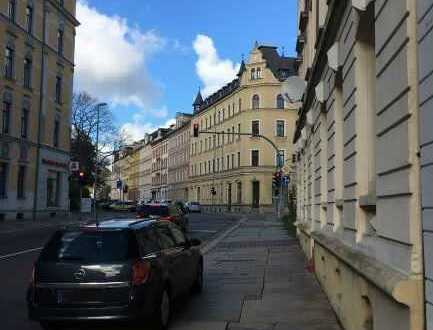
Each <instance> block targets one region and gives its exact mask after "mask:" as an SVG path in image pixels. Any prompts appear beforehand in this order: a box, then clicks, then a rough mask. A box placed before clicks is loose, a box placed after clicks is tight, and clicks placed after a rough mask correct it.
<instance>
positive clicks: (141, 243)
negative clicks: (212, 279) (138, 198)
mask: <svg viewBox="0 0 433 330" xmlns="http://www.w3.org/2000/svg"><path fill="white" fill-rule="evenodd" d="M199 244H200V241H199V240H189V239H188V238H187V237H185V235H184V234H183V232H182V231H181V230H180V229H179V228H178V227H177V226H176V225H174V224H173V223H171V222H168V221H153V220H109V221H104V222H101V223H100V224H99V226H98V227H97V226H95V225H86V226H84V227H76V228H69V229H64V230H60V231H57V232H56V233H55V234H54V235H53V236H52V238H51V239H50V240H49V242H48V243H47V244H46V245H45V247H44V248H43V250H42V252H41V254H40V256H39V258H38V260H37V261H36V263H35V266H34V269H33V276H32V281H31V284H30V286H29V289H28V293H27V304H28V312H29V318H30V319H32V320H36V321H39V322H40V323H41V326H42V327H43V328H44V329H53V328H54V329H58V328H59V327H60V326H61V325H62V322H64V321H68V322H71V321H91V320H99V321H103V320H134V321H137V322H140V324H141V322H143V323H142V325H144V326H146V325H148V324H149V322H152V323H153V324H154V325H155V326H156V327H157V328H158V329H165V328H166V327H167V324H168V322H169V318H170V313H171V306H172V304H171V303H172V301H173V299H174V298H176V297H177V296H178V295H180V294H182V293H185V292H187V291H189V290H195V291H201V288H202V285H203V257H202V255H201V253H200V250H199V249H198V248H196V246H198V245H199ZM59 322H60V324H59Z"/></svg>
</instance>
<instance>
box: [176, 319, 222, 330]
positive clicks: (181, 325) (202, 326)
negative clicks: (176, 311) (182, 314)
mask: <svg viewBox="0 0 433 330" xmlns="http://www.w3.org/2000/svg"><path fill="white" fill-rule="evenodd" d="M226 328H227V322H205V321H203V322H174V324H172V325H171V326H170V330H226Z"/></svg>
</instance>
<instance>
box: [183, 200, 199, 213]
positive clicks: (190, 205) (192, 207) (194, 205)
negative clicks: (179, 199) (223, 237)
mask: <svg viewBox="0 0 433 330" xmlns="http://www.w3.org/2000/svg"><path fill="white" fill-rule="evenodd" d="M185 206H186V208H187V210H188V212H191V213H200V212H201V206H200V203H199V202H187V203H186V204H185Z"/></svg>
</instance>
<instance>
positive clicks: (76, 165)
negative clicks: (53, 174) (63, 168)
mask: <svg viewBox="0 0 433 330" xmlns="http://www.w3.org/2000/svg"><path fill="white" fill-rule="evenodd" d="M79 170H80V163H79V162H70V163H69V171H71V172H78V171H79Z"/></svg>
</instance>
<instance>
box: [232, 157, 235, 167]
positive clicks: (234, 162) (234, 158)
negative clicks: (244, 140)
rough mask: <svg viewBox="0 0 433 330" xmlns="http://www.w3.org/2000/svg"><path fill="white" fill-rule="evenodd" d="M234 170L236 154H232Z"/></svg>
mask: <svg viewBox="0 0 433 330" xmlns="http://www.w3.org/2000/svg"><path fill="white" fill-rule="evenodd" d="M232 168H235V154H232Z"/></svg>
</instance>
